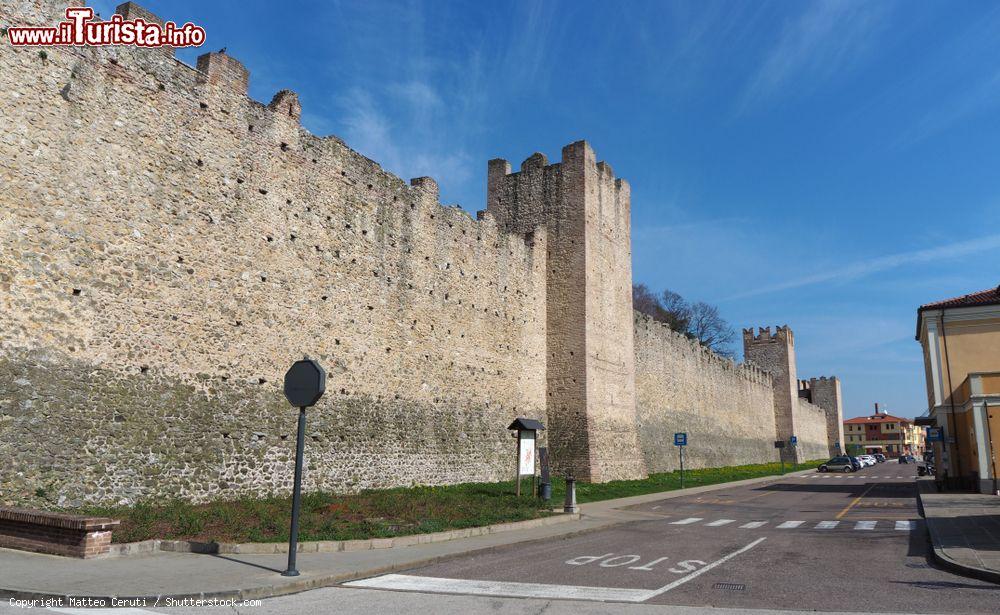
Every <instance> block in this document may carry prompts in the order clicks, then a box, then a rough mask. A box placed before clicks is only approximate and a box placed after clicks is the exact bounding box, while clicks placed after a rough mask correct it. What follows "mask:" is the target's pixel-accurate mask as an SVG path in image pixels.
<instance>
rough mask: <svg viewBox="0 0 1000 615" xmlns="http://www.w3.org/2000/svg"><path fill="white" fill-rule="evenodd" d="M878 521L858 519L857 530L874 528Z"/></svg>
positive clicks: (855, 527) (855, 525)
mask: <svg viewBox="0 0 1000 615" xmlns="http://www.w3.org/2000/svg"><path fill="white" fill-rule="evenodd" d="M876 524H878V521H858V522H857V523H855V524H854V529H856V530H874V529H875V525H876Z"/></svg>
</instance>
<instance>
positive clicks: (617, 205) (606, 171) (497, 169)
mask: <svg viewBox="0 0 1000 615" xmlns="http://www.w3.org/2000/svg"><path fill="white" fill-rule="evenodd" d="M568 165H571V168H570V166H568ZM577 179H579V180H583V181H586V182H592V183H593V184H594V186H595V188H596V189H597V190H596V191H597V193H598V194H599V195H600V196H599V198H598V199H597V200H596V201H595V203H594V205H595V206H596V207H598V208H599V213H600V214H601V215H600V217H598V218H596V219H597V220H600V221H601V222H603V223H605V226H606V229H607V230H608V231H609V232H611V233H615V234H625V233H628V232H629V230H630V223H629V215H630V212H629V210H630V208H631V194H630V192H631V190H630V187H629V184H628V182H627V181H625V180H624V179H620V178H616V177H615V174H614V170H613V169H612V168H611V165H609V164H608V163H607V162H604V161H598V160H597V158H596V156H595V154H594V150H593V149H592V148H591V146H590V144H589V143H587V142H586V141H576V142H574V143H570V144H569V145H567V146H565V147H564V148H563V149H562V159H561V160H560V161H559V162H555V163H551V164H550V163H549V159H548V157H547V156H546V155H545V154H542V153H540V152H535V153H534V154H532V155H531V156H529V157H527V158H525V159H524V161H523V162H522V163H521V166H520V170H519V171H517V172H512V171H511V164H510V162H508V161H507V160H504V159H503V158H495V159H493V160H490V161H489V163H488V168H487V188H486V211H488V212H489V213H491V214H492V215H493V216H494V217H495V218H496V219H497V222H498V223H499V224H500V225H501V226H502V227H504V228H507V229H509V230H511V231H515V230H516V231H517V232H527V231H528V230H530V229H531V228H533V227H535V226H539V225H542V224H546V223H547V222H548V221H550V220H555V219H562V218H565V214H566V212H565V210H566V208H567V207H571V206H572V203H569V202H566V201H564V200H561V199H551V198H550V199H548V203H549V206H548V207H547V208H545V207H542V204H544V203H546V202H547V201H546V195H552V194H560V193H563V192H565V191H566V187H567V186H568V185H569V184H571V183H572V182H573V181H576V180H577ZM582 204H583V201H580V202H579V203H578V204H577V205H582Z"/></svg>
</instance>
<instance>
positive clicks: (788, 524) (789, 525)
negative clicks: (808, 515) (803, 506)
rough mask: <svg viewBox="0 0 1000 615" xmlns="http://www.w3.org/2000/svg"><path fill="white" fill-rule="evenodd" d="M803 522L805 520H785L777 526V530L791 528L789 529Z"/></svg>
mask: <svg viewBox="0 0 1000 615" xmlns="http://www.w3.org/2000/svg"><path fill="white" fill-rule="evenodd" d="M803 523H805V521H785V522H784V523H782V524H781V525H779V526H778V529H779V530H791V529H795V528H797V527H799V526H800V525H802V524H803Z"/></svg>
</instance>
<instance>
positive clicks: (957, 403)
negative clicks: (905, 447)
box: [917, 287, 1000, 493]
mask: <svg viewBox="0 0 1000 615" xmlns="http://www.w3.org/2000/svg"><path fill="white" fill-rule="evenodd" d="M917 341H919V342H920V345H921V346H922V347H923V352H924V375H925V378H926V381H927V401H928V407H929V409H928V417H927V418H926V419H924V420H923V421H919V422H926V423H927V424H930V425H932V426H934V427H936V428H938V429H940V431H941V433H942V436H943V441H939V442H930V441H928V442H927V446H928V447H929V448H930V447H931V446H933V450H934V459H935V461H936V467H937V473H938V477H939V478H948V479H949V480H950V481H952V482H957V483H959V484H961V485H963V486H967V487H971V488H973V489H976V490H978V491H979V492H981V493H997V492H998V491H997V490H998V483H997V477H998V474H1000V473H998V465H1000V460H998V457H1000V287H997V288H990V289H987V290H984V291H980V292H977V293H972V294H969V295H964V296H962V297H956V298H954V299H947V300H944V301H938V302H935V303H928V304H926V305H922V306H920V308H919V309H918V310H917Z"/></svg>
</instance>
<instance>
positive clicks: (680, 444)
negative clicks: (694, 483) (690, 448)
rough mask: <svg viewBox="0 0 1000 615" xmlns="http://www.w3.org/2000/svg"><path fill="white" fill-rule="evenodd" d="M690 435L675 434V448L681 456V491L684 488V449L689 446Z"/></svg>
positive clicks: (683, 433)
mask: <svg viewBox="0 0 1000 615" xmlns="http://www.w3.org/2000/svg"><path fill="white" fill-rule="evenodd" d="M687 443H688V435H687V433H685V432H678V433H675V434H674V446H676V447H677V449H678V451H679V455H680V456H681V489H683V488H684V447H685V446H687Z"/></svg>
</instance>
